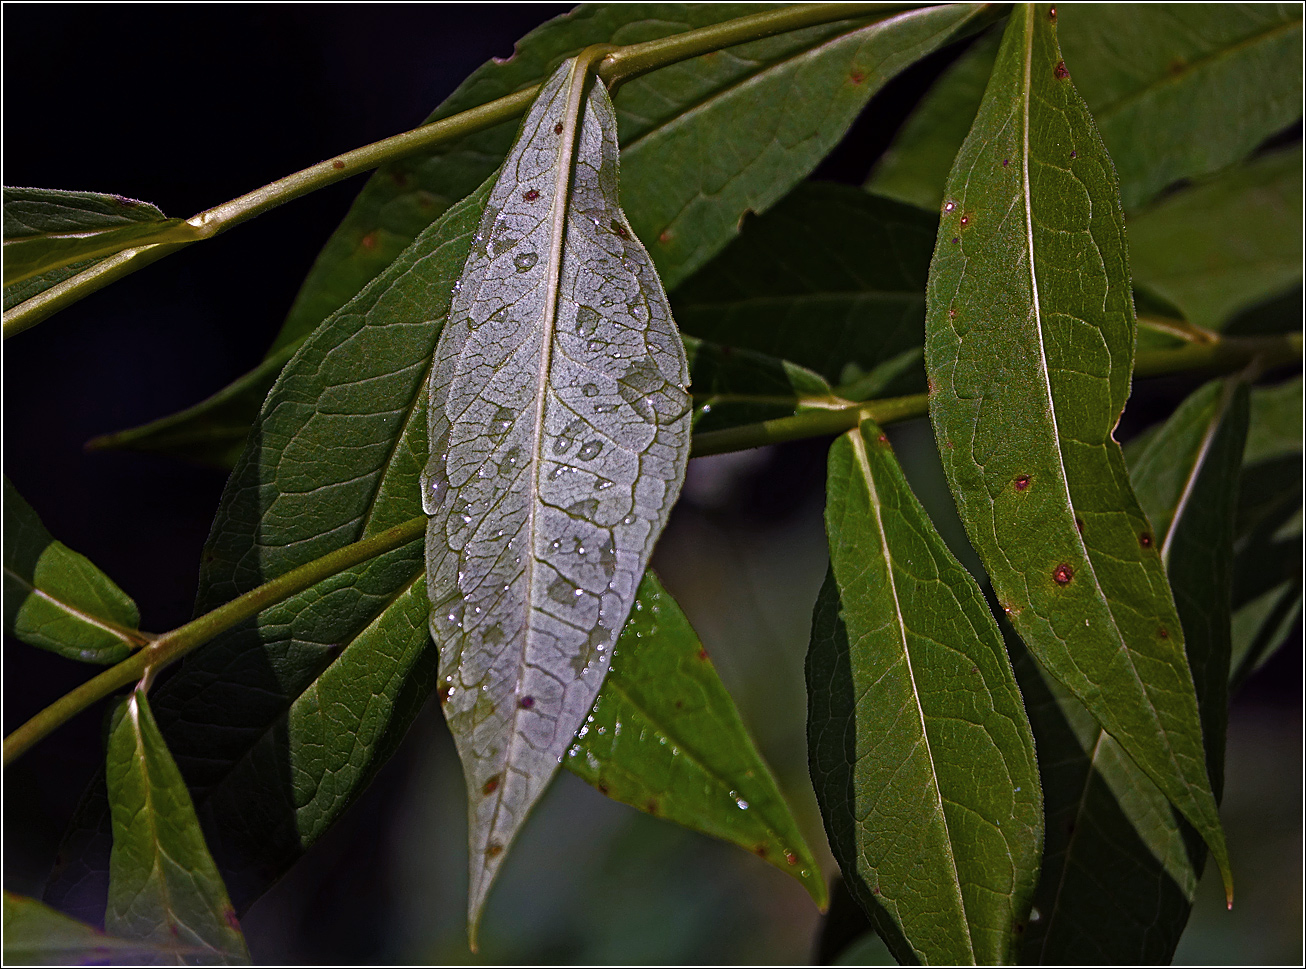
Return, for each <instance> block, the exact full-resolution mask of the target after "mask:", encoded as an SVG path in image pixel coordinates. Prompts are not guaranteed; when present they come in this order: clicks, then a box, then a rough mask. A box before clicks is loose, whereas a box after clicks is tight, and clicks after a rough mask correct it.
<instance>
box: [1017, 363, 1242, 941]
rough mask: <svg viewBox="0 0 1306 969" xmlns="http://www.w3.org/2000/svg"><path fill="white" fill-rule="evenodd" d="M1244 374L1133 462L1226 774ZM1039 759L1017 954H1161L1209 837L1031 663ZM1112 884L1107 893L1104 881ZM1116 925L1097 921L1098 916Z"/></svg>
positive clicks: (1174, 933) (1201, 395)
mask: <svg viewBox="0 0 1306 969" xmlns="http://www.w3.org/2000/svg"><path fill="white" fill-rule="evenodd" d="M1247 399H1248V394H1247V385H1246V384H1245V383H1244V382H1242V381H1240V380H1236V379H1235V380H1230V381H1212V382H1211V383H1209V384H1206V385H1205V386H1203V387H1201V388H1199V389H1198V390H1197V391H1196V392H1195V393H1193V394H1192V395H1190V396H1189V397H1188V399H1187V400H1185V401H1184V402H1183V403H1182V404H1181V405H1180V406H1179V408H1178V409H1177V410H1176V411H1175V413H1174V414H1173V415H1172V416H1171V418H1170V419H1169V420H1168V421H1166V423H1165V424H1164V426H1163V427H1162V428H1161V429H1160V431H1159V432H1158V433H1157V434H1156V435H1154V436H1153V437H1152V439H1151V441H1150V443H1149V444H1148V445H1147V447H1146V448H1145V449H1144V450H1143V451H1142V453H1141V454H1139V455H1138V457H1137V459H1136V460H1135V461H1134V462H1133V463H1132V464H1131V471H1130V477H1131V480H1132V481H1133V484H1134V487H1135V488H1136V490H1137V493H1138V497H1139V501H1140V503H1141V504H1142V506H1143V508H1144V509H1145V510H1146V512H1147V514H1148V517H1149V519H1150V520H1151V522H1152V524H1153V526H1154V528H1155V534H1156V541H1157V542H1158V543H1159V546H1160V548H1161V556H1162V559H1163V561H1164V562H1165V563H1166V566H1167V568H1168V573H1169V578H1170V585H1171V588H1172V590H1173V591H1174V596H1175V603H1176V605H1177V607H1178V610H1179V616H1180V619H1181V621H1182V623H1183V629H1184V641H1185V649H1186V652H1187V656H1188V663H1189V666H1190V667H1191V668H1192V671H1193V680H1194V683H1195V685H1196V690H1197V697H1198V705H1199V708H1200V711H1201V716H1202V731H1203V741H1204V743H1205V746H1206V760H1207V768H1208V771H1209V774H1210V777H1211V779H1212V784H1213V787H1214V789H1215V791H1216V794H1217V796H1218V795H1219V792H1220V790H1221V788H1222V786H1223V777H1224V746H1225V729H1226V724H1227V721H1228V705H1229V695H1228V679H1229V614H1230V604H1229V590H1230V579H1231V576H1230V570H1231V566H1232V559H1233V522H1234V509H1235V492H1236V486H1237V480H1238V467H1239V464H1240V461H1241V458H1242V449H1243V441H1244V437H1245V435H1246V429H1247V413H1248V403H1247ZM1021 672H1022V686H1023V687H1024V690H1025V695H1026V697H1027V698H1029V701H1030V718H1031V720H1032V721H1033V723H1034V730H1035V735H1036V736H1037V738H1038V744H1039V751H1040V754H1041V758H1040V762H1041V763H1042V764H1043V765H1044V770H1043V775H1044V796H1045V804H1046V809H1047V818H1048V840H1047V845H1046V848H1045V855H1044V865H1043V876H1042V878H1041V879H1040V882H1039V891H1038V895H1037V897H1036V899H1035V902H1034V904H1035V907H1036V908H1038V909H1039V911H1040V916H1041V917H1040V919H1039V920H1038V921H1037V922H1034V923H1032V924H1031V927H1030V933H1029V938H1028V942H1027V949H1026V952H1025V955H1026V958H1027V959H1028V960H1029V961H1038V962H1052V963H1057V962H1066V961H1082V960H1084V959H1088V960H1089V961H1094V962H1101V963H1117V962H1130V961H1138V960H1140V959H1141V960H1142V961H1145V962H1169V961H1170V960H1171V959H1172V958H1173V956H1174V949H1175V946H1176V945H1177V944H1178V942H1179V937H1180V935H1181V933H1182V932H1183V929H1184V925H1185V924H1186V923H1187V921H1188V914H1189V911H1190V909H1191V906H1192V901H1193V893H1194V892H1195V891H1196V888H1197V880H1198V878H1199V876H1200V875H1201V870H1202V867H1203V864H1204V863H1205V857H1206V854H1205V849H1204V848H1203V846H1202V844H1201V842H1200V840H1198V839H1197V838H1195V837H1194V833H1193V831H1192V828H1191V827H1189V826H1188V825H1187V824H1186V823H1185V822H1183V820H1182V818H1181V817H1180V816H1179V815H1178V814H1177V813H1176V812H1175V811H1174V810H1173V809H1172V808H1171V806H1170V805H1169V804H1168V802H1167V801H1166V798H1165V795H1164V794H1162V792H1161V791H1160V790H1159V789H1158V788H1157V787H1156V785H1155V784H1153V783H1152V782H1151V781H1149V780H1148V779H1147V777H1146V775H1144V774H1143V772H1142V771H1141V770H1139V769H1138V767H1136V766H1135V765H1134V763H1133V762H1132V761H1131V760H1130V759H1129V757H1128V756H1127V755H1126V754H1125V753H1124V751H1123V750H1122V749H1121V748H1120V746H1119V744H1117V743H1116V742H1115V741H1114V740H1112V739H1111V737H1110V736H1109V735H1108V734H1107V733H1106V732H1105V731H1103V730H1102V729H1101V728H1100V727H1099V726H1098V725H1097V723H1096V722H1095V721H1094V720H1093V718H1092V716H1091V715H1090V714H1089V713H1088V711H1086V710H1085V709H1084V708H1083V706H1082V705H1081V704H1079V703H1078V702H1077V701H1076V700H1074V699H1073V698H1072V697H1071V696H1069V695H1068V694H1067V693H1066V691H1065V690H1064V689H1062V688H1060V687H1059V686H1057V685H1056V684H1055V683H1052V682H1044V681H1042V680H1040V674H1039V673H1038V672H1037V671H1035V670H1034V669H1033V668H1032V664H1030V665H1029V666H1028V668H1026V669H1023V670H1022V671H1021ZM1108 884H1109V885H1110V886H1111V890H1110V891H1109V892H1104V891H1103V890H1102V886H1103V885H1108ZM1103 924H1110V925H1111V926H1112V931H1111V932H1109V933H1102V932H1101V931H1100V926H1101V925H1103Z"/></svg>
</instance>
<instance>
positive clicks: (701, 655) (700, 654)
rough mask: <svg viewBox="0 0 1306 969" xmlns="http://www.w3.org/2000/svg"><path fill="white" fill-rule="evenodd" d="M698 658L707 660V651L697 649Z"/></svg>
mask: <svg viewBox="0 0 1306 969" xmlns="http://www.w3.org/2000/svg"><path fill="white" fill-rule="evenodd" d="M698 658H699V659H704V660H705V659H707V650H705V649H699V651H698Z"/></svg>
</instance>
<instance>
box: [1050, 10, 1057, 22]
mask: <svg viewBox="0 0 1306 969" xmlns="http://www.w3.org/2000/svg"><path fill="white" fill-rule="evenodd" d="M1048 20H1050V21H1052V22H1053V23H1056V22H1057V8H1056V7H1048Z"/></svg>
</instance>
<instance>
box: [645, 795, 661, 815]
mask: <svg viewBox="0 0 1306 969" xmlns="http://www.w3.org/2000/svg"><path fill="white" fill-rule="evenodd" d="M644 810H645V811H647V812H648V813H649V814H657V813H658V802H657V799H656V798H652V797H650V798H649V799H648V800H647V801H645V802H644Z"/></svg>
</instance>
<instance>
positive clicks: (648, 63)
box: [3, 3, 915, 338]
mask: <svg viewBox="0 0 1306 969" xmlns="http://www.w3.org/2000/svg"><path fill="white" fill-rule="evenodd" d="M910 6H915V5H913V4H901V3H817V4H805V5H804V4H798V5H795V6H792V7H783V8H777V9H775V10H767V11H763V12H762V13H757V14H751V15H749V16H747V17H739V18H737V19H735V20H728V21H726V22H725V23H720V24H714V25H712V26H710V27H702V28H699V29H697V30H688V31H685V32H684V33H681V34H675V35H673V36H671V37H665V38H663V39H661V40H655V41H646V42H644V43H640V44H629V45H627V46H625V47H618V48H615V49H613V50H612V51H610V52H609V53H608V55H607V56H606V58H605V59H604V60H603V62H602V64H601V66H600V67H599V70H598V74H599V76H600V77H602V78H603V80H604V82H605V83H606V84H608V86H609V87H611V88H614V89H615V87H616V86H617V85H618V84H620V83H622V82H623V81H628V80H630V79H632V78H635V77H639V76H640V75H642V74H647V73H648V72H650V71H654V70H657V69H658V68H660V67H666V66H667V65H670V64H675V63H677V62H679V61H683V60H685V59H687V58H690V57H696V56H698V55H700V54H706V53H710V52H711V51H715V50H721V49H722V48H725V47H733V46H735V45H736V44H742V43H746V42H748V41H750V40H757V39H759V38H762V37H770V36H773V35H775V34H780V33H785V32H788V31H791V30H800V29H802V28H804V27H811V26H815V25H817V24H824V23H833V22H837V21H840V20H854V19H858V18H861V17H872V16H875V15H876V14H881V13H884V12H886V11H889V10H894V9H901V8H904V7H910ZM538 91H539V85H538V84H536V85H533V86H531V87H529V88H523V89H522V90H520V91H517V92H516V93H514V94H509V95H507V96H505V97H502V98H498V99H497V100H494V101H490V102H489V103H487V104H482V105H479V106H477V107H475V108H470V109H468V110H466V111H461V112H459V113H458V114H455V115H451V116H449V117H448V118H441V119H440V120H439V121H433V122H431V123H430V124H426V125H422V126H421V127H420V128H414V129H413V130H411V131H405V132H403V133H402V134H398V135H393V136H391V137H389V138H384V139H382V140H381V141H377V142H373V143H372V144H370V145H364V146H363V147H361V148H355V149H354V150H353V151H347V152H344V153H343V154H340V155H336V156H334V157H332V158H328V159H326V160H325V161H321V162H318V163H317V164H316V165H311V166H309V167H308V168H305V169H303V170H302V171H298V172H295V173H294V174H293V175H287V176H286V177H285V178H280V179H278V180H277V181H275V182H271V183H269V184H267V185H264V186H263V187H262V188H257V189H255V190H254V191H252V192H249V193H247V194H245V195H242V196H240V197H239V198H235V199H232V200H231V201H229V202H224V203H222V204H221V205H217V206H214V207H213V208H211V209H206V210H205V211H203V212H200V213H199V214H198V215H195V216H192V217H191V218H190V219H188V220H187V221H188V222H189V223H190V224H191V225H192V226H194V227H196V228H197V229H199V230H200V231H199V239H196V240H194V241H196V242H199V241H203V240H204V239H208V238H212V237H213V236H215V235H218V234H219V233H222V232H225V231H227V230H228V229H230V228H232V227H233V226H237V225H240V224H241V223H242V222H247V221H248V220H250V219H252V218H254V217H255V216H259V215H262V214H263V213H264V212H268V211H270V210H271V209H274V208H276V207H277V206H279V205H284V204H285V203H287V202H290V201H293V200H294V199H297V198H300V197H301V196H304V195H307V194H309V193H310V192H315V191H317V190H318V189H320V188H326V187H327V186H328V185H333V184H335V183H336V182H338V181H341V180H342V179H346V178H350V177H352V176H354V175H358V174H360V173H362V172H366V171H369V170H370V169H373V168H377V167H379V166H381V165H383V164H385V163H387V162H393V161H398V160H400V159H403V158H407V157H409V156H411V155H415V154H417V153H419V152H422V151H425V150H426V149H429V148H433V147H435V146H436V145H440V144H444V143H445V142H448V141H453V140H454V139H456V138H461V137H463V136H465V135H469V134H472V133H474V132H477V131H483V130H484V129H486V128H491V127H493V126H494V125H497V124H500V123H502V122H504V121H509V120H511V119H513V118H515V117H517V115H519V114H521V113H522V112H523V111H525V110H526V108H528V107H529V106H530V104H531V102H532V101H533V100H534V99H535V95H536V93H537V92H538ZM193 244H194V243H193V242H182V243H159V244H155V245H150V246H139V247H136V248H134V249H127V250H124V251H123V252H120V253H117V254H116V255H113V256H110V257H108V258H107V259H105V260H103V261H102V262H99V263H97V264H96V265H95V266H92V267H91V268H90V269H88V270H86V271H85V272H81V273H78V274H77V275H76V276H72V277H69V278H68V279H65V280H64V281H63V282H61V283H58V284H56V285H55V286H52V287H50V288H49V289H48V290H45V291H44V292H42V293H40V294H38V295H36V296H33V297H32V298H31V299H28V300H24V301H23V302H22V303H20V304H19V305H17V306H15V307H14V308H13V309H11V310H9V311H7V312H6V313H5V314H4V324H3V328H4V336H5V338H8V337H10V336H13V335H14V334H15V333H21V332H22V331H23V330H26V329H28V328H29V327H31V326H34V325H36V324H37V323H39V322H41V321H42V320H44V319H46V318H48V317H50V316H52V315H53V314H54V313H56V312H58V311H59V310H61V309H64V308H65V307H67V306H70V305H72V304H73V303H75V302H77V301H78V300H80V299H81V298H82V297H84V296H88V295H90V294H91V293H93V292H95V291H96V290H99V289H103V288H104V287H105V286H107V285H109V284H110V283H112V282H114V281H116V280H118V279H121V278H122V277H124V276H127V275H129V274H131V273H133V272H135V271H136V270H137V269H142V268H144V267H145V266H148V265H149V264H150V263H152V262H156V261H158V260H159V259H162V258H163V257H164V256H166V255H168V254H169V253H172V252H176V251H177V250H178V249H183V248H185V247H186V246H188V245H193Z"/></svg>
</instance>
